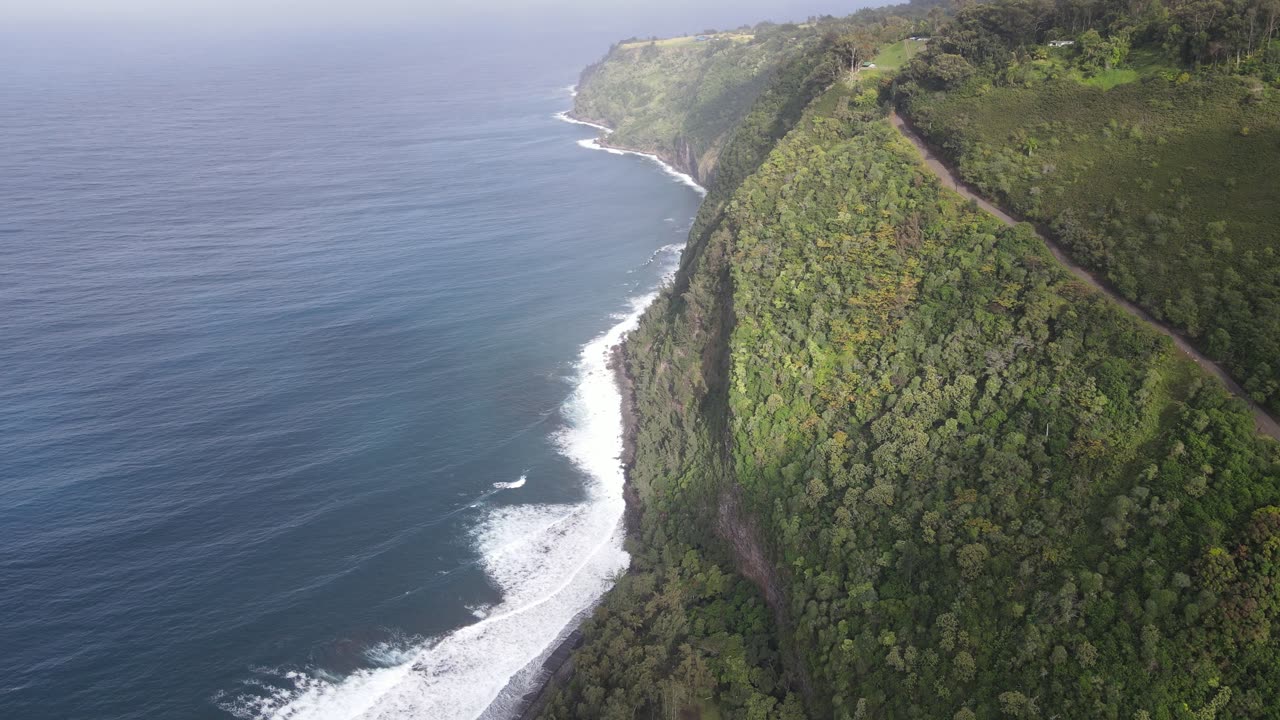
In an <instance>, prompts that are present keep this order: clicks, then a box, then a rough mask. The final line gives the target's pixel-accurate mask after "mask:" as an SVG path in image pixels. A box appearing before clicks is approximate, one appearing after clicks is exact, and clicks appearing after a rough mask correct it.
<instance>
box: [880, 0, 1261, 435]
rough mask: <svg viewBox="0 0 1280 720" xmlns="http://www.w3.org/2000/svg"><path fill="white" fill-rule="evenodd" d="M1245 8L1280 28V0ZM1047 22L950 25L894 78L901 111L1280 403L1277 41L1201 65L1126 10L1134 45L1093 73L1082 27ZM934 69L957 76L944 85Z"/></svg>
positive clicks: (990, 190)
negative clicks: (1062, 39)
mask: <svg viewBox="0 0 1280 720" xmlns="http://www.w3.org/2000/svg"><path fill="white" fill-rule="evenodd" d="M1007 4H1010V5H1011V4H1013V3H1007ZM1242 5H1243V3H1242ZM984 12H985V13H986V16H984V17H987V16H992V15H994V13H995V12H996V11H995V10H992V9H988V10H986V11H984ZM1178 12H1183V11H1182V10H1177V9H1175V15H1174V16H1173V17H1172V18H1170V19H1169V20H1167V21H1166V24H1167V23H1176V22H1177V21H1178V20H1179V19H1182V16H1181V15H1178V14H1176V13H1178ZM1239 12H1241V13H1242V15H1241V17H1240V20H1241V21H1242V22H1244V21H1246V20H1248V19H1250V18H1255V19H1256V18H1264V17H1267V13H1268V12H1270V13H1274V14H1275V19H1274V22H1276V23H1280V7H1275V8H1271V7H1270V6H1263V9H1261V10H1253V9H1251V8H1242V9H1240V10H1239ZM997 17H998V16H997ZM1122 17H1124V16H1122ZM1226 17H1227V18H1228V19H1229V17H1230V16H1229V15H1228V16H1226ZM1054 21H1055V18H1054V17H1053V16H1047V17H1046V19H1045V20H1044V21H1043V22H1042V23H1041V24H1040V27H1042V28H1043V30H1042V33H1043V34H1041V35H1039V36H1036V35H1031V36H1027V37H1021V38H1012V37H1007V36H1005V35H1002V34H997V33H995V32H988V31H985V30H982V29H970V30H967V31H965V32H966V33H967V34H966V35H965V36H964V37H963V38H956V37H952V35H959V34H960V31H959V30H956V31H954V32H953V33H951V34H948V33H944V34H943V35H942V36H941V37H939V38H938V39H937V41H936V42H935V43H934V47H933V48H932V49H931V52H930V53H929V54H926V55H925V56H923V57H922V58H921V59H920V60H919V61H918V62H917V65H916V66H914V67H913V69H912V73H911V74H910V75H909V76H908V77H907V78H906V80H907V82H904V83H902V84H901V86H900V88H899V94H900V97H901V98H902V102H903V104H904V107H905V108H906V110H907V112H908V114H909V115H911V116H912V117H913V118H914V119H915V121H916V124H917V125H918V126H919V127H920V128H921V130H922V131H923V132H924V133H926V134H927V135H928V136H929V138H930V139H931V140H932V141H933V142H934V143H936V144H937V145H938V146H940V147H941V148H942V149H943V150H944V151H945V152H946V153H947V154H948V155H949V156H950V157H951V158H952V159H953V160H954V161H955V163H956V164H957V165H958V167H959V168H960V170H961V173H962V175H963V176H964V177H965V178H966V179H967V180H968V181H969V182H971V183H972V184H973V185H974V186H975V187H977V188H979V189H980V190H982V191H983V192H984V193H986V194H987V195H989V196H990V197H992V198H995V199H997V200H999V201H1000V202H1003V203H1005V204H1007V205H1008V206H1009V207H1010V208H1012V209H1013V210H1014V211H1015V212H1017V213H1019V214H1021V215H1022V216H1023V217H1026V218H1028V219H1031V220H1035V221H1037V222H1041V223H1044V224H1045V225H1047V226H1049V227H1050V228H1051V230H1052V231H1053V232H1054V233H1055V235H1056V236H1057V237H1058V238H1059V239H1060V240H1061V241H1062V242H1063V244H1064V245H1065V246H1066V247H1067V248H1068V249H1069V250H1070V251H1071V252H1072V254H1073V255H1074V256H1075V257H1076V258H1077V259H1078V260H1079V261H1080V262H1082V263H1083V264H1085V265H1087V266H1089V267H1091V268H1093V269H1095V270H1098V271H1100V272H1101V273H1102V274H1103V275H1104V276H1105V277H1107V278H1108V279H1109V280H1110V281H1111V283H1112V284H1114V285H1115V287H1116V288H1117V289H1118V290H1120V291H1121V292H1122V293H1123V294H1124V295H1126V296H1127V297H1128V298H1130V299H1131V300H1134V301H1135V302H1137V303H1139V304H1140V305H1142V306H1143V307H1145V308H1146V309H1148V310H1149V311H1150V312H1151V313H1152V314H1154V315H1155V316H1156V317H1158V318H1161V319H1165V320H1167V321H1168V322H1170V323H1171V324H1173V325H1174V326H1176V327H1178V328H1180V329H1182V330H1183V331H1185V332H1186V333H1187V334H1188V335H1189V336H1190V337H1191V338H1192V339H1193V340H1194V341H1195V342H1196V344H1197V345H1198V346H1200V347H1201V349H1203V350H1205V351H1206V352H1207V353H1208V354H1210V355H1211V356H1212V357H1214V358H1216V359H1220V360H1223V361H1225V364H1226V365H1227V367H1228V369H1229V370H1230V371H1231V372H1232V374H1233V375H1234V376H1235V377H1236V378H1237V379H1238V381H1239V382H1240V383H1241V384H1242V385H1243V386H1244V387H1245V388H1246V389H1247V390H1248V391H1249V392H1250V393H1251V394H1252V395H1253V397H1254V399H1255V400H1257V401H1258V402H1260V403H1265V404H1266V405H1267V406H1269V407H1270V408H1271V409H1272V410H1273V411H1276V410H1280V173H1277V172H1276V167H1277V162H1278V161H1280V87H1277V86H1276V85H1275V84H1273V83H1272V82H1270V81H1269V78H1271V79H1273V78H1274V74H1275V72H1276V71H1277V70H1280V43H1278V44H1276V45H1275V46H1274V49H1267V48H1268V47H1269V46H1268V45H1267V44H1264V43H1261V41H1260V42H1259V46H1260V47H1259V49H1258V50H1256V51H1255V52H1254V53H1253V54H1252V55H1250V56H1246V58H1245V60H1243V61H1242V62H1241V63H1240V65H1239V66H1237V65H1236V64H1234V63H1229V64H1226V65H1224V66H1221V67H1218V68H1217V69H1216V70H1215V69H1214V68H1213V67H1204V66H1201V67H1200V69H1199V70H1197V69H1196V68H1195V67H1194V66H1191V65H1185V64H1183V62H1182V61H1181V58H1180V56H1179V55H1177V54H1168V53H1165V52H1163V50H1162V48H1164V47H1165V46H1167V45H1168V44H1169V42H1168V40H1163V41H1162V42H1161V43H1159V44H1157V43H1154V42H1153V41H1151V40H1146V41H1145V43H1144V38H1148V37H1150V36H1152V35H1153V34H1158V35H1160V36H1161V37H1164V36H1166V35H1168V34H1169V33H1172V32H1173V30H1171V29H1168V28H1165V27H1164V26H1163V25H1160V24H1159V21H1157V20H1150V21H1148V22H1149V23H1151V25H1141V24H1139V25H1138V27H1139V28H1142V29H1141V30H1134V29H1132V28H1133V26H1134V24H1135V23H1138V20H1137V19H1135V18H1132V17H1129V18H1127V20H1125V21H1115V22H1114V23H1111V25H1112V26H1113V27H1114V29H1108V27H1106V26H1103V27H1102V29H1103V31H1104V32H1110V33H1111V34H1112V35H1113V37H1114V36H1116V35H1120V34H1123V36H1124V38H1125V39H1124V43H1125V45H1124V47H1123V51H1124V52H1126V53H1128V54H1127V55H1124V53H1120V55H1121V56H1122V57H1124V59H1123V60H1116V61H1115V62H1114V63H1111V62H1110V59H1108V65H1110V67H1103V66H1102V65H1099V64H1096V63H1094V64H1091V60H1090V57H1089V55H1088V53H1087V52H1086V51H1085V50H1083V49H1081V48H1084V47H1085V45H1086V41H1085V40H1084V39H1082V40H1081V41H1080V43H1078V46H1077V47H1075V48H1068V49H1064V50H1058V51H1053V52H1047V51H1046V48H1045V47H1044V46H1043V45H1040V44H1037V43H1038V41H1040V40H1043V38H1044V37H1045V35H1046V34H1048V33H1052V32H1054V30H1055V28H1054V24H1053V23H1054ZM1183 22H1184V23H1185V22H1187V21H1186V20H1185V19H1184V20H1183ZM1122 23H1123V24H1122ZM971 25H972V26H973V27H979V24H978V23H977V22H974V23H971ZM996 27H1003V25H998V26H996ZM1155 27H1160V28H1162V29H1161V30H1160V31H1159V32H1158V33H1157V32H1156V30H1155ZM1175 27H1177V26H1176V25H1175ZM1223 32H1226V31H1225V30H1224V31H1223ZM1094 34H1095V36H1096V37H1097V38H1098V40H1097V42H1102V43H1107V42H1109V41H1108V40H1103V39H1102V36H1100V35H1097V33H1096V31H1095V33H1094ZM975 35H976V36H979V37H981V38H984V39H983V40H982V41H977V40H975V39H974V37H973V36H975ZM1080 37H1081V38H1084V37H1085V36H1084V35H1081V36H1080ZM1228 40H1229V38H1228V37H1224V38H1223V39H1222V40H1221V41H1220V42H1227V41H1228ZM1132 44H1139V45H1140V47H1139V48H1138V49H1136V50H1132V51H1130V50H1129V45H1132ZM992 47H994V48H997V49H998V50H1001V51H1003V53H1004V55H999V54H998V53H996V52H995V51H992V50H990V49H989V48H992ZM1117 52H1118V51H1117ZM1273 56H1274V57H1273ZM962 58H963V59H962ZM993 58H994V59H993ZM962 63H963V65H962ZM943 66H947V67H949V68H951V69H952V70H953V71H956V69H957V68H959V70H958V71H959V72H960V73H961V75H965V77H959V76H956V77H954V78H953V79H952V80H951V81H944V80H941V79H940V78H939V77H938V73H937V68H940V67H943ZM1251 70H1252V71H1253V72H1249V71H1251ZM1117 83H1118V84H1117ZM1106 88H1109V89H1106Z"/></svg>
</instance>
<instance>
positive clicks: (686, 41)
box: [618, 33, 756, 50]
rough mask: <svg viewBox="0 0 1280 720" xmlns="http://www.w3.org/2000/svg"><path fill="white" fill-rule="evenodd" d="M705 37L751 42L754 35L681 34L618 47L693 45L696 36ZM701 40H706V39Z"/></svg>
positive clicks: (696, 40)
mask: <svg viewBox="0 0 1280 720" xmlns="http://www.w3.org/2000/svg"><path fill="white" fill-rule="evenodd" d="M700 37H705V38H710V39H711V40H732V41H734V42H751V41H752V40H754V39H755V37H756V36H755V35H752V34H750V33H716V34H715V35H682V36H680V37H673V38H662V39H659V40H637V41H635V42H629V43H622V44H621V45H619V46H618V47H619V48H621V49H623V50H634V49H636V48H641V47H644V46H646V45H656V46H658V47H664V48H669V47H680V46H681V45H695V44H697V43H698V42H699V40H698V38H700ZM702 42H707V41H706V40H704V41H702Z"/></svg>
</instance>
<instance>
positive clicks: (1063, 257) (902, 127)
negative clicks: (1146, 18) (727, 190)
mask: <svg viewBox="0 0 1280 720" xmlns="http://www.w3.org/2000/svg"><path fill="white" fill-rule="evenodd" d="M889 120H890V122H892V123H893V126H894V127H895V128H897V130H898V132H900V133H902V135H903V137H905V138H907V139H908V140H910V141H911V144H912V145H915V147H916V149H917V150H919V151H920V154H921V155H922V156H923V159H924V164H925V165H926V166H927V167H928V168H929V170H931V171H932V172H933V174H934V175H937V176H938V179H939V180H941V181H942V185H943V186H944V187H946V188H949V189H951V190H954V191H955V192H957V193H959V194H960V195H962V196H963V197H965V198H968V199H970V200H973V201H974V202H976V203H977V204H978V206H979V207H981V208H982V209H983V210H986V211H987V212H989V213H991V214H992V215H994V216H996V217H997V218H999V219H1000V221H1001V222H1003V223H1004V224H1006V225H1009V226H1013V225H1017V224H1018V223H1019V221H1018V220H1017V219H1015V218H1014V217H1013V216H1012V215H1010V214H1009V213H1007V212H1005V211H1004V210H1002V209H1000V208H999V207H998V206H996V205H994V204H992V203H990V202H988V201H987V200H986V199H985V198H983V197H982V196H981V195H979V194H978V193H976V192H974V191H973V190H972V189H971V188H970V187H969V186H968V185H966V184H965V183H964V182H962V181H961V180H960V178H958V177H957V176H956V174H955V173H954V172H953V171H952V169H951V167H950V166H948V165H947V164H946V163H945V162H944V161H943V160H942V159H941V158H939V157H938V156H936V155H935V154H934V153H933V151H932V150H931V149H930V148H929V145H928V143H926V142H925V141H924V140H923V139H922V138H921V137H920V135H919V134H917V133H916V131H915V129H914V128H913V127H911V125H910V123H908V122H907V121H906V120H904V119H903V118H902V117H901V116H899V115H898V113H896V112H893V113H890V114H889ZM1036 235H1038V236H1039V237H1040V239H1041V240H1043V241H1044V244H1045V246H1046V247H1048V248H1049V252H1051V253H1053V256H1054V257H1055V258H1057V259H1058V262H1060V263H1062V265H1063V266H1064V267H1066V268H1067V270H1069V271H1070V272H1071V274H1072V275H1074V276H1075V277H1076V278H1077V279H1079V280H1080V281H1081V282H1084V283H1087V284H1088V285H1089V286H1090V287H1092V288H1094V289H1095V290H1097V291H1098V292H1101V293H1103V294H1104V295H1106V296H1107V297H1109V298H1111V299H1112V300H1113V301H1115V302H1116V303H1117V304H1118V305H1120V307H1122V308H1124V309H1125V310H1126V311H1127V312H1128V313H1129V314H1130V315H1133V316H1134V317H1136V318H1138V319H1139V320H1141V321H1143V322H1144V323H1146V324H1148V325H1150V326H1151V327H1153V328H1155V329H1156V330H1158V331H1160V332H1161V333H1163V334H1164V335H1167V336H1168V337H1169V338H1170V339H1172V340H1173V344H1174V345H1176V346H1177V348H1178V349H1179V350H1181V351H1182V353H1183V354H1184V355H1186V356H1187V357H1189V358H1191V359H1192V360H1194V361H1195V363H1196V364H1197V365H1199V366H1200V367H1201V369H1203V370H1205V371H1206V372H1209V373H1212V374H1213V375H1215V376H1217V378H1218V379H1219V380H1221V381H1222V383H1223V384H1224V385H1226V386H1227V389H1228V390H1230V391H1231V392H1232V394H1234V395H1235V396H1236V397H1238V398H1240V399H1241V400H1243V401H1244V402H1245V403H1246V404H1247V405H1248V406H1249V410H1250V411H1251V412H1252V413H1253V422H1254V425H1256V426H1257V428H1258V432H1260V433H1262V434H1264V435H1269V436H1270V437H1272V438H1274V439H1276V440H1280V422H1277V421H1276V419H1275V418H1273V417H1272V416H1271V415H1269V414H1268V413H1267V411H1266V410H1263V409H1262V406H1260V405H1258V403H1256V402H1254V401H1253V400H1252V399H1251V398H1250V397H1249V395H1248V393H1246V392H1245V391H1244V388H1242V387H1240V384H1239V383H1237V382H1236V381H1235V380H1234V379H1232V377H1231V376H1230V375H1228V374H1227V371H1226V370H1223V369H1222V366H1221V365H1219V364H1218V363H1216V362H1214V361H1213V360H1210V359H1209V358H1207V357H1205V356H1204V354H1202V353H1201V352H1200V351H1199V350H1196V349H1195V348H1194V347H1193V346H1192V345H1191V343H1190V342H1189V341H1188V340H1187V338H1186V336H1184V335H1183V334H1182V333H1180V332H1178V331H1177V330H1174V329H1173V328H1172V327H1170V326H1168V325H1166V324H1164V323H1162V322H1160V321H1159V320H1156V319H1155V318H1153V317H1151V315H1150V314H1148V313H1147V311H1146V310H1143V309H1142V308H1140V307H1138V306H1137V305H1134V304H1133V303H1131V302H1129V301H1128V300H1126V299H1125V298H1124V297H1122V296H1121V295H1120V294H1119V293H1117V292H1116V291H1115V290H1113V289H1112V288H1111V287H1110V286H1109V285H1107V284H1106V283H1105V282H1103V281H1101V280H1099V279H1098V278H1097V277H1096V276H1095V275H1094V274H1093V273H1091V272H1089V271H1088V270H1085V269H1084V268H1082V267H1080V266H1079V265H1076V264H1075V263H1074V262H1073V261H1072V260H1071V258H1070V257H1068V256H1067V254H1066V253H1065V252H1063V250H1062V248H1061V247H1060V246H1059V245H1058V244H1057V243H1056V242H1054V241H1053V240H1051V239H1049V238H1048V237H1046V236H1045V235H1044V234H1043V233H1040V232H1038V231H1037V232H1036Z"/></svg>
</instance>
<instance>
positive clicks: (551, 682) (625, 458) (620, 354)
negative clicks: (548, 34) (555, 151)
mask: <svg viewBox="0 0 1280 720" xmlns="http://www.w3.org/2000/svg"><path fill="white" fill-rule="evenodd" d="M575 94H576V93H575ZM556 117H557V118H558V119H560V120H562V121H564V122H568V123H572V124H575V125H585V126H588V127H592V128H595V129H597V130H599V131H600V132H601V133H602V134H601V136H600V137H597V138H595V139H591V140H587V141H583V143H580V144H583V145H584V147H591V148H592V149H599V150H605V151H608V152H611V153H615V154H622V155H639V156H641V157H646V158H649V159H650V160H653V161H654V162H657V163H658V164H659V165H661V166H662V167H663V169H664V170H665V171H666V172H667V173H668V174H670V175H673V176H677V177H678V178H679V179H680V180H681V181H682V182H684V183H685V184H687V185H689V186H690V187H691V188H693V189H694V190H695V191H697V192H698V194H699V195H702V196H704V197H705V196H706V194H707V191H706V189H705V188H704V187H703V186H702V185H700V184H699V183H698V181H697V180H696V179H695V178H694V176H693V175H692V173H689V172H685V171H683V169H682V168H681V167H680V166H679V165H678V164H677V163H678V161H675V159H674V158H672V159H667V158H664V157H663V156H661V155H659V154H657V153H651V152H644V151H641V150H635V149H631V148H626V147H621V146H615V145H611V144H608V143H605V142H604V141H603V138H604V137H607V136H608V135H610V134H612V133H613V129H612V128H610V127H609V126H607V125H604V124H603V123H600V122H596V121H593V120H588V119H584V118H580V117H577V116H575V115H574V114H573V111H572V110H567V111H564V112H561V113H557V114H556ZM584 143H590V145H586V144H584ZM673 161H674V162H673ZM661 291H662V288H659V289H658V290H657V291H656V292H661ZM646 310H647V306H646ZM642 315H643V313H642ZM628 334H629V333H628ZM627 340H628V337H627V335H626V334H624V335H623V336H622V339H621V340H619V341H618V342H617V343H616V344H615V345H613V346H612V347H610V348H609V349H608V353H609V359H608V362H607V366H608V369H609V371H610V374H611V375H612V377H613V382H614V385H615V387H617V390H618V396H619V399H620V407H619V409H618V411H619V414H620V416H621V418H622V454H621V455H620V456H619V461H620V462H621V464H622V473H623V485H622V499H623V503H624V510H623V516H622V524H623V535H624V537H625V538H628V539H631V538H634V533H635V532H636V530H637V529H638V528H639V520H640V513H641V507H640V495H639V492H638V491H637V490H636V488H635V485H634V484H633V483H632V480H631V471H632V469H633V467H634V465H635V454H636V431H637V428H638V425H639V415H638V413H637V412H636V399H635V383H634V381H633V380H632V377H631V372H630V368H629V364H628V362H627ZM626 572H627V573H630V572H631V568H630V567H628V568H627V570H626ZM593 609H594V608H592V609H589V610H588V611H587V612H584V613H583V614H582V615H580V616H578V617H577V618H575V619H574V620H573V621H572V622H571V623H570V624H569V625H568V626H566V627H565V630H567V632H566V633H565V636H564V639H562V640H561V641H560V642H558V643H556V645H555V646H554V648H552V649H551V651H550V652H549V653H547V654H546V655H545V656H544V659H543V661H542V664H541V670H540V672H539V676H540V679H539V680H538V682H537V683H536V684H535V686H534V687H533V688H532V689H531V690H529V691H528V692H526V693H525V694H524V695H523V696H522V697H521V699H520V703H519V705H518V706H517V709H516V711H515V713H514V714H513V715H512V720H534V718H536V717H537V716H538V714H539V713H541V712H542V710H543V709H544V708H545V707H546V706H547V703H549V702H550V701H551V698H552V697H553V696H554V695H555V693H556V691H557V690H558V689H559V688H560V686H561V685H563V684H564V683H565V682H566V681H567V680H568V679H569V677H570V675H572V674H573V654H574V651H575V650H577V649H578V648H579V647H580V646H581V645H582V643H583V640H584V635H583V633H582V624H583V622H585V621H586V616H587V614H588V613H589V612H591V610H593Z"/></svg>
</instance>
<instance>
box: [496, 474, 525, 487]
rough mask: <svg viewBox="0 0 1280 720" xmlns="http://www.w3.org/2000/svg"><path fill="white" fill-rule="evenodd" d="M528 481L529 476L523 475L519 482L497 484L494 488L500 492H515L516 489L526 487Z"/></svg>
mask: <svg viewBox="0 0 1280 720" xmlns="http://www.w3.org/2000/svg"><path fill="white" fill-rule="evenodd" d="M528 479H529V476H528V475H521V476H520V479H519V480H512V481H511V482H496V483H494V484H493V486H494V487H495V488H497V489H498V490H515V489H516V488H522V487H524V484H525V482H526V481H527V480H528Z"/></svg>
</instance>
